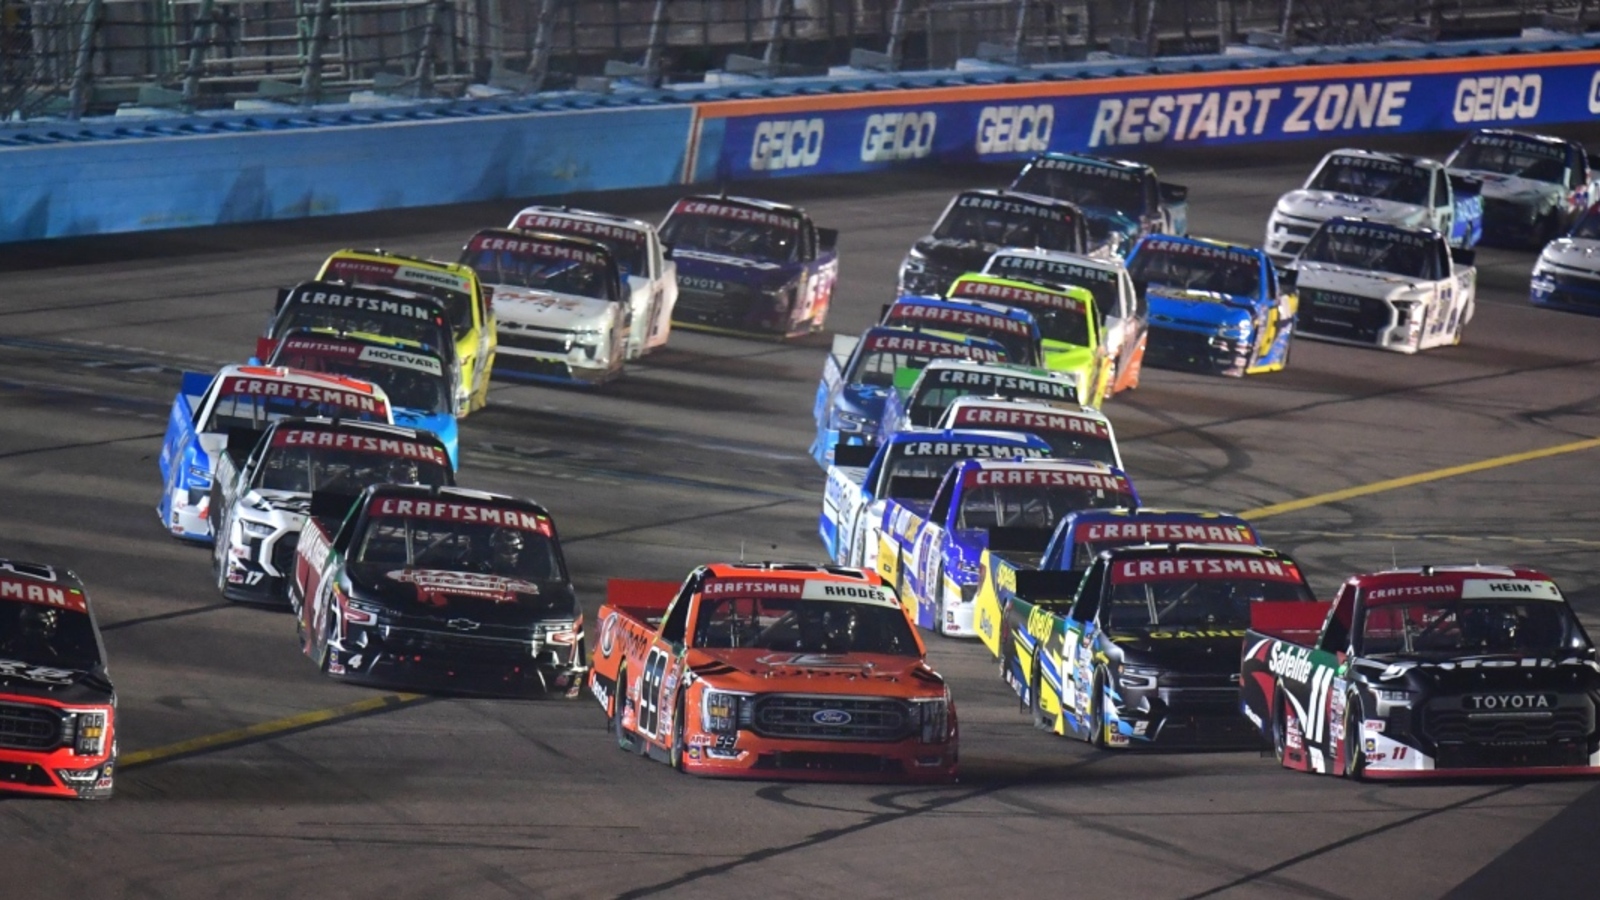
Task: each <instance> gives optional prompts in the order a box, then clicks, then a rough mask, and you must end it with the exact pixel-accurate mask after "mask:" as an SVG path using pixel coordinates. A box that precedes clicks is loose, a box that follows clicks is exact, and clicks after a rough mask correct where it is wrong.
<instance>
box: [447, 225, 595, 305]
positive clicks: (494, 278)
mask: <svg viewBox="0 0 1600 900" xmlns="http://www.w3.org/2000/svg"><path fill="white" fill-rule="evenodd" d="M460 262H461V264H462V265H465V266H471V267H472V270H473V271H475V272H477V273H478V278H479V280H481V281H482V282H483V283H485V284H492V285H507V286H510V287H522V288H531V289H533V290H538V291H550V292H551V293H556V294H567V295H569V296H573V297H589V298H591V299H595V300H613V301H615V300H619V299H620V298H619V297H616V296H614V294H613V291H612V287H613V285H614V284H615V282H613V281H612V279H611V266H610V265H609V263H610V260H608V259H607V258H606V257H605V256H604V255H603V254H601V253H599V252H590V251H585V250H579V249H575V248H572V247H570V246H569V245H568V244H566V243H564V242H555V241H539V240H538V239H536V238H528V239H515V238H506V237H501V236H498V235H494V234H493V233H491V234H489V235H478V236H477V237H474V238H473V239H472V241H471V242H470V243H468V244H467V249H466V250H464V251H463V252H462V254H461V260H460Z"/></svg>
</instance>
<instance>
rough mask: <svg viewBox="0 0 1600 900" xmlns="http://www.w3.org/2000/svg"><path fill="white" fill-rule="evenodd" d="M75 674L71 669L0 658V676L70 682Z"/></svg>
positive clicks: (41, 681)
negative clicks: (53, 667)
mask: <svg viewBox="0 0 1600 900" xmlns="http://www.w3.org/2000/svg"><path fill="white" fill-rule="evenodd" d="M75 674H77V673H75V672H73V671H72V670H71V669H52V668H49V667H47V666H36V665H34V664H32V663H26V662H23V661H22V660H19V659H0V678H21V679H23V680H24V681H33V682H38V683H39V684H71V683H72V677H73V675H75Z"/></svg>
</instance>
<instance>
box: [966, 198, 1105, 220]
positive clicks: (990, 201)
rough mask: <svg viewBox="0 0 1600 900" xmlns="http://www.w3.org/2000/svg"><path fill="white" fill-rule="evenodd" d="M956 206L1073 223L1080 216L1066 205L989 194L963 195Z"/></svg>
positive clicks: (1074, 209) (1073, 208)
mask: <svg viewBox="0 0 1600 900" xmlns="http://www.w3.org/2000/svg"><path fill="white" fill-rule="evenodd" d="M956 205H957V206H959V207H962V208H964V209H987V210H992V211H994V212H1001V213H1007V214H1009V215H1014V216H1032V217H1034V218H1036V219H1049V220H1051V221H1061V222H1071V221H1072V220H1073V218H1074V217H1075V216H1076V215H1077V214H1078V211H1077V209H1076V208H1075V207H1072V206H1070V205H1068V204H1066V203H1029V202H1028V201H1026V200H1019V199H1017V198H1016V197H994V196H990V195H988V194H962V195H961V196H960V197H958V198H957V199H956Z"/></svg>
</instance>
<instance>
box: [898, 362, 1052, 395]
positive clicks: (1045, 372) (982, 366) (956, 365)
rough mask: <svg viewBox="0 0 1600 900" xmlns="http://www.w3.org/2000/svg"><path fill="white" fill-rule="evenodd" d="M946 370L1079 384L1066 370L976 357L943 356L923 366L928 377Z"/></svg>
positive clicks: (923, 371)
mask: <svg viewBox="0 0 1600 900" xmlns="http://www.w3.org/2000/svg"><path fill="white" fill-rule="evenodd" d="M945 371H962V372H971V373H974V374H980V375H998V376H1002V377H1003V376H1008V375H1009V376H1012V377H1015V378H1031V379H1035V380H1037V381H1059V382H1061V383H1062V384H1067V385H1071V386H1073V387H1074V388H1076V387H1077V385H1078V380H1077V379H1076V378H1074V377H1073V376H1072V375H1070V374H1068V373H1066V372H1052V371H1050V370H1049V369H1035V368H1031V367H1028V366H1017V365H1012V364H1010V363H989V362H982V361H980V360H976V359H953V358H950V357H941V358H939V359H935V360H932V361H930V362H929V363H928V364H927V365H926V366H924V367H923V369H922V375H923V377H924V378H926V377H927V376H928V373H930V372H932V373H939V372H945Z"/></svg>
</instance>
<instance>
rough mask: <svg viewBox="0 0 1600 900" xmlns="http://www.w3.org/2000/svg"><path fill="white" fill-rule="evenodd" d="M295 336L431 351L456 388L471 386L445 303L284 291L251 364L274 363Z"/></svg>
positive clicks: (352, 290) (357, 292)
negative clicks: (284, 341)
mask: <svg viewBox="0 0 1600 900" xmlns="http://www.w3.org/2000/svg"><path fill="white" fill-rule="evenodd" d="M291 331H331V332H348V333H350V334H374V335H379V336H381V337H385V338H388V339H390V340H396V341H405V342H406V343H408V344H411V345H414V346H417V347H426V348H428V349H429V350H432V351H433V352H435V353H437V354H439V358H440V359H443V360H444V361H445V364H446V366H447V367H448V368H449V369H450V379H451V384H452V385H453V386H454V385H460V384H464V383H465V382H464V381H463V380H462V376H461V365H460V362H459V361H458V360H457V359H456V346H455V337H454V336H453V335H452V334H451V332H450V314H449V312H448V311H447V310H446V309H445V307H444V301H442V300H440V299H438V298H436V297H430V296H428V295H426V294H419V293H417V292H415V291H406V290H400V289H398V288H383V287H368V286H367V285H351V284H345V283H343V282H339V281H306V282H302V283H300V284H297V285H295V286H294V287H292V288H284V289H282V290H279V291H278V301H277V305H276V306H274V307H273V309H272V318H270V319H268V320H267V330H266V331H265V332H263V333H262V335H261V337H258V338H256V353H255V356H254V357H253V358H252V359H251V360H250V364H251V365H258V364H260V363H261V362H262V361H264V360H267V359H271V358H272V353H273V351H275V350H277V349H278V340H279V339H280V338H281V337H283V336H284V335H286V334H288V333H289V332H291Z"/></svg>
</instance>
